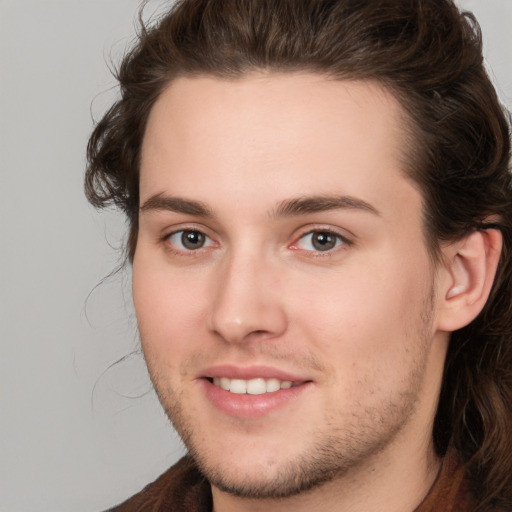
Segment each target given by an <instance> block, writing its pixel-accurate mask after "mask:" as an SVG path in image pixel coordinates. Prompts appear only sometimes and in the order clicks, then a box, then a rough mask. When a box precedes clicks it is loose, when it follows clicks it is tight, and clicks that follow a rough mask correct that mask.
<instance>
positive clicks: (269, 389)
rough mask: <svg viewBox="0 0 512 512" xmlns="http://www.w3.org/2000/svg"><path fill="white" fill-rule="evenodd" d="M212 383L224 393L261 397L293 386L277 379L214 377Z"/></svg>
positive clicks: (286, 381)
mask: <svg viewBox="0 0 512 512" xmlns="http://www.w3.org/2000/svg"><path fill="white" fill-rule="evenodd" d="M213 383H214V384H215V385H216V386H219V387H220V388H222V389H224V390H225V391H230V392H231V393H236V394H239V395H244V394H249V395H263V394H264V393H274V392H275V391H279V390H280V389H290V388H291V387H293V386H294V383H293V382H291V381H289V380H282V381H281V380H279V379H262V378H256V379H250V380H243V379H228V378H226V377H215V378H214V379H213Z"/></svg>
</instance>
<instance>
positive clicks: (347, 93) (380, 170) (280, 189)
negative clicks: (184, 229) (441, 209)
mask: <svg viewBox="0 0 512 512" xmlns="http://www.w3.org/2000/svg"><path fill="white" fill-rule="evenodd" d="M406 125H407V122H406V117H405V114H404V112H403V110H402V108H401V106H400V104H399V103H398V101H397V100H396V99H395V97H394V96H393V95H392V94H391V93H390V92H389V91H387V90H386V89H385V88H384V87H382V86H380V85H379V84H377V83H374V82H369V81H340V80H331V79H328V78H326V77H323V76H320V75H316V74H296V73H294V74H277V73H270V74H265V73H254V74H251V75H247V76H245V77H243V78H240V79H236V80H223V79H219V78H213V77H206V76H204V77H194V78H180V79H177V80H175V81H173V82H172V83H171V84H170V85H169V86H168V88H167V89H166V90H164V92H163V93H162V95H161V97H160V98H159V99H158V101H157V102H156V103H155V105H154V107H153V109H152V111H151V113H150V116H149V119H148V124H147V128H146V134H145V138H144V142H143V147H142V159H141V181H140V186H141V202H143V201H144V199H145V198H147V197H148V196H150V195H154V194H157V193H172V194H174V195H180V196H187V197H188V196H192V197H194V198H195V199H199V200H204V201H205V202H208V203H211V202H212V201H220V200H222V199H223V198H225V197H231V198H232V199H233V200H234V201H237V202H238V203H240V205H241V206H244V207H245V209H247V208H248V207H249V206H250V205H251V204H253V203H254V202H256V201H258V205H260V204H261V203H262V202H268V203H269V205H270V203H271V202H272V201H279V200H280V199H286V196H297V195H303V194H306V193H307V194H316V195H325V194H327V193H330V192H335V193H337V194H351V195H356V196H365V197H363V199H365V200H368V202H377V203H379V202H380V199H381V198H380V197H379V196H380V195H381V194H382V193H383V192H384V190H387V191H388V192H389V193H390V194H391V195H393V194H394V195H395V198H396V199H397V200H398V199H399V198H400V194H401V192H402V191H403V190H401V189H405V188H408V189H410V188H411V183H410V182H409V180H408V179H407V178H405V174H404V173H403V167H404V165H403V161H404V160H405V159H404V151H405V150H404V148H405V140H406V137H405V132H406ZM270 185H271V186H270ZM333 189H336V190H334V191H333ZM211 191H215V195H213V194H212V193H211ZM279 196H282V197H279ZM376 208H378V206H376Z"/></svg>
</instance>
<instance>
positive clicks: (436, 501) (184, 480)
mask: <svg viewBox="0 0 512 512" xmlns="http://www.w3.org/2000/svg"><path fill="white" fill-rule="evenodd" d="M472 509H473V505H472V499H471V495H470V493H469V491H468V488H467V485H466V482H465V480H464V467H463V466H462V465H461V464H459V463H458V461H457V457H456V456H455V454H454V453H450V454H448V455H447V456H446V457H445V460H444V462H443V466H442V468H441V471H440V472H439V475H438V477H437V479H436V481H435V482H434V485H433V486H432V488H431V489H430V492H429V493H428V495H427V496H426V497H425V499H424V500H423V502H422V503H421V504H420V506H419V507H417V508H416V510H415V511H414V512H469V511H471V510H472ZM211 510H212V494H211V490H210V484H209V483H208V481H207V480H206V479H205V478H204V477H203V476H202V475H201V473H200V472H199V470H198V469H197V468H196V466H195V465H194V463H193V462H192V460H191V459H190V457H184V458H183V459H181V460H180V461H179V462H178V463H177V464H175V465H174V466H172V467H171V468H170V469H168V470H167V471H166V472H165V473H164V474H163V475H161V476H160V477H159V478H158V479H157V480H155V481H154V482H153V483H151V484H149V485H148V486H147V487H145V488H144V489H143V490H142V491H141V492H140V493H138V494H136V495H135V496H133V497H132V498H130V499H128V500H127V501H125V502H124V503H122V504H121V505H118V506H117V507H114V508H111V509H110V510H109V511H107V512H211Z"/></svg>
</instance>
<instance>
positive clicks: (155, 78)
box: [85, 0, 512, 511]
mask: <svg viewBox="0 0 512 512" xmlns="http://www.w3.org/2000/svg"><path fill="white" fill-rule="evenodd" d="M141 20H142V16H141ZM253 70H267V71H279V72H283V71H284V72H295V71H308V72H313V73H319V74H322V75H325V76H328V77H330V78H334V79H339V80H343V79H363V80H376V81H378V82H380V83H381V84H383V85H384V86H385V87H387V88H388V89H389V90H390V91H391V92H392V93H393V94H395V96H396V97H397V98H398V100H399V101H400V103H401V104H402V106H403V107H404V109H405V111H406V112H407V113H408V117H409V119H410V127H409V139H410V141H409V142H410V147H409V148H408V155H409V157H408V162H407V169H406V172H407V174H408V176H409V177H410V178H411V179H412V180H413V181H414V182H415V183H416V184H417V185H418V187H419V188H420V190H421V191H422V194H423V198H424V229H425V236H426V240H427V243H428V247H429V248H430V250H431V253H432V255H433V257H434V258H435V257H436V255H438V254H439V247H440V244H441V243H442V242H444V241H450V240H456V239H460V238H462V237H464V236H465V235H467V234H468V233H469V232H471V231H472V230H475V229H500V230H501V232H502V234H503V240H504V248H503V253H502V256H501V260H500V263H499V268H498V273H497V277H496V279H495V283H494V286H493V289H492V292H491V296H490V298H489V300H488V302H487V304H486V306H485V308H484V310H483V311H482V312H481V314H480V315H479V316H478V317H477V318H476V319H475V320H474V321H473V322H472V323H471V324H470V325H468V326H467V327H465V328H463V329H461V330H459V331H456V332H454V333H453V334H452V337H451V341H450V347H449V351H448V355H447V360H446V369H445V376H444V380H443V386H442V391H441V396H440V402H439V407H438V412H437V416H436V419H435V424H434V431H433V435H434V440H435V445H436V448H437V450H438V452H439V454H440V455H443V454H444V452H445V451H446V449H447V446H448V444H449V443H452V444H453V446H454V447H455V449H456V450H457V452H458V453H459V456H460V457H461V458H462V460H463V461H464V462H465V463H466V464H467V468H468V478H469V480H470V482H472V486H473V492H474V494H475V496H476V498H477V503H478V505H477V509H476V510H479V511H483V510H488V509H490V508H491V507H498V508H499V507H503V508H507V507H511V506H512V252H511V251H512V195H511V192H512V186H511V175H510V169H509V165H510V131H509V125H508V123H507V120H506V117H505V115H504V110H503V109H502V107H501V106H500V103H499V101H498V99H497V96H496V93H495V90H494V88H493V86H492V85H491V82H490V80H489V78H488V76H487V74H486V72H485V69H484V65H483V59H482V42H481V33H480V28H479V26H478V24H477V22H476V20H475V19H474V17H473V16H472V15H471V14H470V13H461V12H459V11H458V9H457V8H456V6H455V5H454V4H453V2H452V1H450V0H400V1H397V0H178V1H177V2H176V3H175V4H173V5H172V7H171V8H170V10H169V11H168V12H167V13H166V14H165V15H162V16H161V17H160V19H159V20H157V21H156V22H155V23H152V24H151V25H150V26H149V27H147V26H145V25H144V23H143V22H142V21H141V28H140V31H139V34H138V40H137V42H136V44H135V45H134V46H133V48H132V49H131V50H130V51H129V52H128V53H127V54H126V55H125V57H124V59H123V61H122V63H121V65H120V67H119V70H118V72H117V78H118V80H119V84H120V98H119V100H118V101H116V103H115V104H114V105H113V106H112V107H111V108H110V110H109V111H108V112H107V113H106V114H105V115H104V117H103V118H102V119H101V120H100V121H99V122H98V124H97V125H96V127H95V129H94V131H93V133H92V135H91V138H90V140H89V145H88V149H87V157H88V167H87V172H86V178H85V190H86V195H87V198H88V199H89V201H90V202H91V203H92V204H93V205H95V206H97V207H104V206H107V205H110V204H114V205H116V206H118V207H120V208H121V209H122V210H123V211H124V212H125V213H126V215H127V216H128V219H129V223H130V232H129V238H128V241H127V257H128V260H130V261H131V260H132V259H133V255H134V252H135V248H136V240H137V230H138V207H139V158H140V152H141V144H142V139H143V136H144V131H145V126H146V121H147V118H148V114H149V112H150V110H151V107H152V105H153V104H154V102H155V100H156V99H157V98H158V97H159V95H160V93H161V92H162V90H163V89H164V88H165V87H166V86H168V84H169V83H170V82H171V81H172V80H173V79H174V78H176V77H178V76H195V75H212V76H216V77H221V78H237V77H241V76H243V75H244V74H245V73H247V72H249V71H253ZM488 219H493V222H494V224H491V225H490V224H488V223H487V221H488ZM496 219H497V221H496Z"/></svg>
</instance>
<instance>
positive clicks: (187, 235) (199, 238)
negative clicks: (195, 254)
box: [181, 231, 204, 249]
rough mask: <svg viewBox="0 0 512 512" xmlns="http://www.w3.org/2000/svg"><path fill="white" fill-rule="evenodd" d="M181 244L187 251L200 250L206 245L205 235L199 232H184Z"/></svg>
mask: <svg viewBox="0 0 512 512" xmlns="http://www.w3.org/2000/svg"><path fill="white" fill-rule="evenodd" d="M181 243H182V244H183V246H184V247H186V248H187V249H199V248H201V247H202V246H203V244H204V235H203V234H202V233H201V232H199V231H184V232H183V234H182V235H181Z"/></svg>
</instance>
